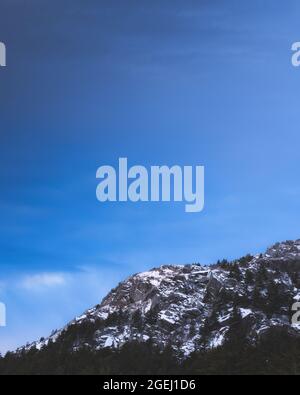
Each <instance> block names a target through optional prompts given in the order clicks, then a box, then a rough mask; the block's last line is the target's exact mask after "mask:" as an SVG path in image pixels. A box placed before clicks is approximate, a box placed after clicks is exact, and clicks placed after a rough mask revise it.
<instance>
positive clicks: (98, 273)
mask: <svg viewBox="0 0 300 395" xmlns="http://www.w3.org/2000/svg"><path fill="white" fill-rule="evenodd" d="M299 17H300V3H299V1H298V0H289V1H287V2H285V3H283V2H278V1H277V2H275V1H274V0H264V1H263V0H252V1H247V2H246V1H240V0H227V1H224V0H210V1H208V0H197V1H192V0H184V1H183V0H180V1H179V0H156V1H150V0H148V1H145V0H106V1H102V0H97V1H96V0H59V1H58V0H55V1H53V0H52V1H50V0H27V1H25V0H0V41H3V42H5V44H6V46H7V67H6V68H0V136H1V140H0V141H1V144H0V185H1V186H0V191H1V194H0V215H1V222H0V268H1V272H0V301H2V302H5V303H6V305H7V320H8V326H7V328H0V350H1V351H5V350H7V349H12V348H14V347H16V346H19V345H22V344H23V343H25V342H26V341H32V340H35V339H37V338H39V337H41V336H46V335H47V334H49V332H50V331H51V330H52V329H55V328H57V327H60V326H62V325H64V324H65V323H66V322H68V320H70V319H71V318H73V317H74V316H75V315H79V314H81V313H82V311H83V310H85V309H86V308H88V307H90V306H93V305H95V304H97V303H99V301H100V300H101V298H102V297H103V296H104V295H105V293H106V292H107V291H108V290H109V289H110V288H111V287H112V286H115V285H116V283H117V282H118V281H120V280H122V279H124V278H125V277H126V276H128V275H130V274H132V273H135V272H138V271H142V270H145V269H149V268H152V267H154V266H159V265H161V264H166V263H183V264H184V263H191V262H201V263H212V262H215V261H216V260H217V259H219V258H224V257H226V258H229V259H232V258H236V257H239V256H242V255H244V254H246V253H248V252H251V253H256V252H259V251H263V250H265V249H266V247H267V246H268V245H270V244H272V243H273V242H275V241H278V240H286V239H296V238H299V237H300V231H299V219H300V180H299V144H300V133H299V99H300V69H296V68H293V67H292V65H291V45H292V43H293V42H295V41H299V40H300V28H299ZM119 157H128V159H129V163H130V164H131V165H136V164H140V165H145V166H151V165H162V164H166V165H169V166H171V165H174V164H179V165H204V166H205V167H206V206H205V210H204V212H202V213H200V214H186V213H185V212H184V206H183V205H182V204H178V203H176V204H157V203H155V204H153V203H147V204H145V203H144V204H131V203H127V204H124V203H122V204H121V203H119V204H108V205H106V204H105V205H103V204H102V205H101V204H100V203H99V202H98V201H97V200H96V196H95V191H96V186H97V181H96V179H95V173H96V170H97V168H98V167H99V166H101V165H106V164H109V165H117V161H118V158H119Z"/></svg>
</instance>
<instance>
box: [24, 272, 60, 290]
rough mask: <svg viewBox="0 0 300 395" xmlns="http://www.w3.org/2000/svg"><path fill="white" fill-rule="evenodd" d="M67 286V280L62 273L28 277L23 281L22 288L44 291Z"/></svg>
mask: <svg viewBox="0 0 300 395" xmlns="http://www.w3.org/2000/svg"><path fill="white" fill-rule="evenodd" d="M65 284H66V278H65V276H64V275H63V274H61V273H39V274H34V275H30V276H26V277H25V278H24V279H23V280H22V281H21V287H22V288H24V289H26V290H29V291H32V290H43V289H45V288H46V289H48V288H50V287H51V288H52V287H58V286H63V285H65Z"/></svg>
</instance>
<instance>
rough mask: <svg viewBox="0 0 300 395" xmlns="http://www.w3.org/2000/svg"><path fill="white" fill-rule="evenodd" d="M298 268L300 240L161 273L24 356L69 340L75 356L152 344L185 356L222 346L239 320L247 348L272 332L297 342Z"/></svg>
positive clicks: (132, 282)
mask: <svg viewBox="0 0 300 395" xmlns="http://www.w3.org/2000/svg"><path fill="white" fill-rule="evenodd" d="M298 259H299V261H298ZM299 268H300V241H296V242H285V243H278V244H276V245H274V246H272V247H271V248H269V249H268V250H267V252H266V254H262V255H257V256H255V257H250V256H248V257H244V258H242V259H241V260H239V261H236V262H234V263H230V264H229V263H228V262H221V263H219V264H217V265H214V266H207V267H205V266H200V265H198V264H195V265H186V266H171V265H169V266H162V267H160V268H157V269H153V270H151V271H149V272H145V273H140V274H137V275H134V276H132V277H130V278H128V279H127V280H126V281H124V282H122V283H121V284H119V285H118V287H117V288H115V289H114V290H112V291H111V292H110V293H109V294H108V295H107V297H106V298H105V299H104V300H103V302H102V303H101V304H100V305H97V306H96V307H94V308H92V309H89V310H87V311H86V312H85V313H84V314H83V315H82V316H80V317H78V318H76V319H75V320H73V321H72V322H71V323H69V324H68V325H67V326H66V327H65V328H63V329H61V330H59V331H55V332H54V333H53V334H52V335H51V336H50V337H49V338H47V339H41V341H40V342H36V343H33V344H31V345H28V346H26V349H30V348H32V347H37V348H38V349H41V348H42V347H44V346H47V345H48V344H49V342H56V341H64V339H65V337H66V334H68V336H69V338H70V334H71V335H72V336H73V338H74V341H73V342H72V349H74V350H76V349H79V348H81V347H83V346H87V347H90V348H92V349H95V350H98V349H102V348H119V347H122V345H124V344H125V343H127V342H132V341H139V342H146V341H151V342H153V343H154V344H156V345H158V346H159V347H161V348H162V349H163V348H165V347H167V346H171V347H172V348H173V349H174V350H175V351H176V352H177V353H178V355H181V356H188V355H189V354H191V353H192V352H193V351H195V350H198V349H201V348H212V347H218V346H220V345H222V344H223V343H224V341H225V339H226V337H227V336H228V334H229V333H230V330H231V328H232V326H233V325H236V321H237V320H239V321H240V325H242V326H241V327H242V328H244V330H245V336H247V337H248V339H249V340H250V341H254V340H255V339H256V338H257V336H262V335H263V334H265V333H267V332H268V330H269V329H270V328H274V327H276V328H282V327H285V328H288V329H289V330H290V331H291V332H293V333H295V335H297V334H298V331H300V326H299V325H291V306H292V304H293V302H295V301H299V300H300V281H299V280H300V279H299V278H298V272H299Z"/></svg>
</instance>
